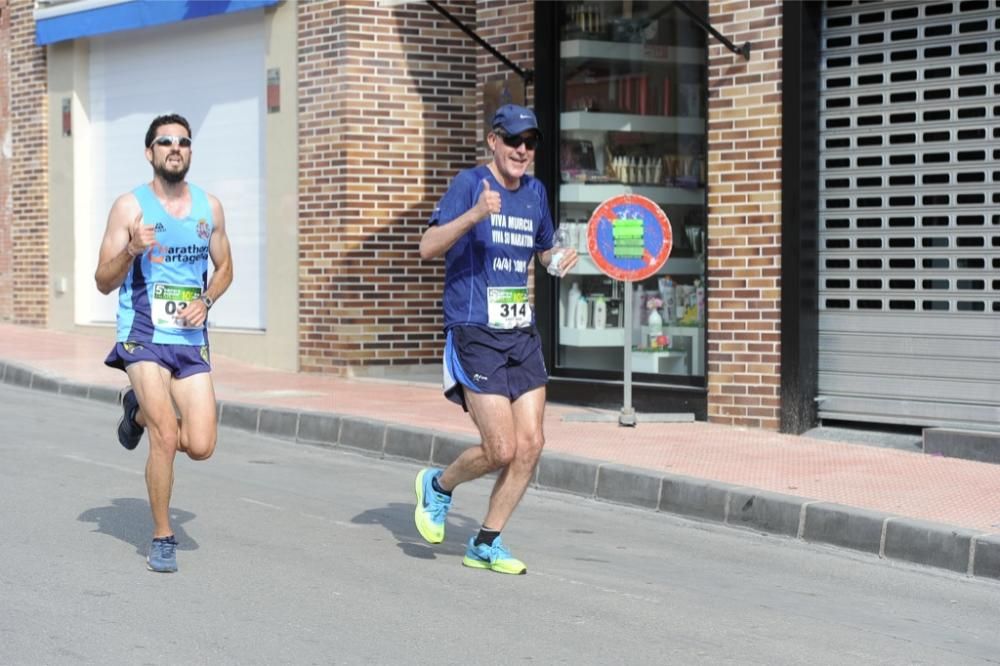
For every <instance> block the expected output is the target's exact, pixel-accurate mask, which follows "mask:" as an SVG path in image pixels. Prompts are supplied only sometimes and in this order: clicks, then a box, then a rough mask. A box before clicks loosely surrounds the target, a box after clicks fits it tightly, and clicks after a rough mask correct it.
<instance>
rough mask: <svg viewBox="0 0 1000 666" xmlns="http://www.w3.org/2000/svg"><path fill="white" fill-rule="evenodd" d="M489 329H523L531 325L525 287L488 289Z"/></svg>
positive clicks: (529, 306)
mask: <svg viewBox="0 0 1000 666" xmlns="http://www.w3.org/2000/svg"><path fill="white" fill-rule="evenodd" d="M486 297H487V301H488V308H487V313H488V315H489V320H490V321H489V325H490V328H505V329H507V328H523V327H525V326H530V325H531V304H530V303H528V288H527V287H488V288H487V289H486Z"/></svg>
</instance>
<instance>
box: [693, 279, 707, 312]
mask: <svg viewBox="0 0 1000 666" xmlns="http://www.w3.org/2000/svg"><path fill="white" fill-rule="evenodd" d="M694 291H695V302H696V304H697V307H698V321H699V322H703V321H705V285H703V284H702V283H701V280H695V281H694Z"/></svg>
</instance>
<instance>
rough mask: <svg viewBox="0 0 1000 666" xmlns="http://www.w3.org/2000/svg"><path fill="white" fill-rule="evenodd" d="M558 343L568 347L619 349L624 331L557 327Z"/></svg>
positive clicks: (622, 343)
mask: <svg viewBox="0 0 1000 666" xmlns="http://www.w3.org/2000/svg"><path fill="white" fill-rule="evenodd" d="M559 343H560V344H563V345H567V346H569V347H621V346H622V345H624V344H625V331H624V329H621V328H569V327H567V326H560V327H559Z"/></svg>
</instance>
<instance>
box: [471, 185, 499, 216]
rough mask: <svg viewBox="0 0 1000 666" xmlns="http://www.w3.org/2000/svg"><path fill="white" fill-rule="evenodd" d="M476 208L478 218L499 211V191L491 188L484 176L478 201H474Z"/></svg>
mask: <svg viewBox="0 0 1000 666" xmlns="http://www.w3.org/2000/svg"><path fill="white" fill-rule="evenodd" d="M476 210H477V211H478V212H479V219H480V220H485V219H486V218H487V217H489V216H490V215H493V214H494V213H499V212H500V193H499V192H494V191H493V190H491V189H490V183H489V181H488V180H486V179H485V178H483V189H482V191H481V192H480V193H479V201H477V202H476Z"/></svg>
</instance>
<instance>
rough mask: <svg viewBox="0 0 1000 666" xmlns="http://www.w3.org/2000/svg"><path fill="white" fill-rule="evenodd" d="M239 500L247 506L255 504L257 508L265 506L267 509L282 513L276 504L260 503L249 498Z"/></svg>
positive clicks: (281, 509)
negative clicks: (247, 504)
mask: <svg viewBox="0 0 1000 666" xmlns="http://www.w3.org/2000/svg"><path fill="white" fill-rule="evenodd" d="M240 499H241V500H243V501H244V502H247V503H249V504H256V505H258V506H266V507H267V508H269V509H277V510H278V511H284V509H283V508H281V507H280V506H278V505H276V504H268V503H267V502H261V501H260V500H255V499H250V498H249V497H241V498H240Z"/></svg>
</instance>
